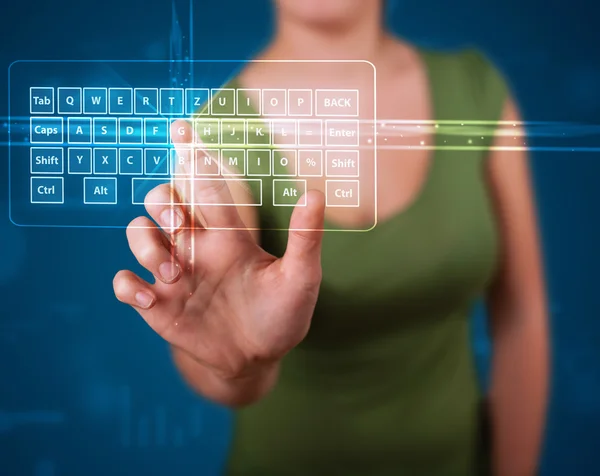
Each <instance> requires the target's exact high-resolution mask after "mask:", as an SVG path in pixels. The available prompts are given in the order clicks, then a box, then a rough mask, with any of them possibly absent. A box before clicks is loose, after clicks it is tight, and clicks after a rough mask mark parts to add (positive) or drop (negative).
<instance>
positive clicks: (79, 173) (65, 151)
mask: <svg viewBox="0 0 600 476" xmlns="http://www.w3.org/2000/svg"><path fill="white" fill-rule="evenodd" d="M348 63H349V64H350V65H351V67H353V68H355V70H356V73H355V78H356V80H355V81H354V82H355V84H353V81H352V79H351V78H350V79H349V80H346V81H345V82H344V84H343V85H337V84H325V85H324V86H325V87H318V86H319V85H317V84H308V85H306V86H305V87H304V85H300V86H298V87H296V88H293V89H291V88H289V87H278V86H279V85H278V84H277V83H276V82H275V83H272V82H269V84H266V85H265V87H263V88H255V89H249V88H242V87H240V86H239V85H238V84H237V83H234V82H231V81H230V80H229V78H230V77H232V76H233V75H234V74H235V72H236V70H238V69H239V68H241V67H242V66H243V64H242V63H240V62H217V63H211V62H194V63H186V64H181V65H177V66H179V67H180V68H181V69H183V68H186V67H187V68H188V71H187V72H184V73H182V71H181V70H180V71H177V73H178V74H179V75H180V79H175V80H174V79H173V76H174V71H173V64H172V62H17V63H13V65H11V68H10V74H9V79H10V91H9V94H10V121H9V122H10V131H9V132H10V142H9V149H10V150H9V153H10V186H11V193H10V198H11V202H10V212H11V220H12V221H13V222H14V223H15V224H17V225H25V226H27V225H32V226H76V227H77V226H91V227H124V226H127V224H128V223H129V222H130V220H131V219H133V218H134V217H135V216H138V215H140V214H143V213H144V210H143V205H144V201H145V198H146V195H147V193H148V192H149V191H150V190H151V189H152V188H154V187H155V186H157V185H159V184H161V183H172V182H173V181H174V180H189V181H190V182H198V181H202V182H206V183H210V182H215V181H225V182H226V183H227V184H228V185H231V184H233V183H239V182H243V183H245V184H247V185H249V186H250V188H251V189H252V193H251V194H249V195H250V198H248V201H247V202H244V203H241V202H238V203H236V205H238V206H252V207H265V206H276V207H294V206H302V205H304V204H305V203H304V201H303V199H301V197H302V196H303V195H304V193H305V192H306V191H307V190H308V189H310V188H320V189H321V190H322V191H323V193H324V194H325V197H326V206H327V207H329V208H347V209H352V208H354V209H358V208H360V207H363V209H365V210H372V212H371V213H372V215H373V222H372V223H369V224H368V225H366V226H364V227H362V228H361V229H370V228H372V226H374V224H375V220H374V210H375V206H374V205H375V204H374V203H369V200H364V199H363V200H362V203H361V188H362V187H366V188H367V189H368V190H370V192H371V193H370V194H369V196H371V197H374V196H375V194H374V193H373V191H374V190H375V184H374V183H372V182H373V181H374V177H375V173H374V170H375V134H374V132H373V126H372V124H373V120H374V117H375V111H374V107H375V106H374V104H375V101H374V81H375V80H374V69H373V67H372V66H371V65H370V64H369V63H363V62H348ZM190 65H191V66H190ZM278 66H279V67H281V71H282V74H283V73H285V72H288V71H289V70H290V68H291V69H293V68H294V67H300V68H301V67H302V66H303V65H302V63H300V62H297V63H294V64H279V63H278ZM323 66H325V65H323ZM346 66H348V65H347V64H346ZM181 77H183V79H181ZM167 78H168V79H167ZM192 78H194V79H193V81H194V83H190V80H191V79H192ZM365 78H367V80H365ZM165 79H167V80H165ZM365 84H367V86H370V87H365ZM195 85H199V86H197V87H196V86H195ZM232 85H233V86H234V87H230V86H232ZM336 86H337V87H336ZM363 95H364V96H365V97H364V98H363V99H367V100H366V101H365V100H363V101H361V96H363ZM364 109H367V110H364ZM365 118H366V119H367V121H365ZM181 119H184V120H186V121H188V123H189V124H190V125H192V126H193V131H194V133H195V134H194V139H193V140H192V141H191V142H189V143H186V144H184V145H178V147H177V148H175V146H174V144H175V143H177V142H180V140H178V137H177V135H178V134H183V133H184V128H181V127H177V123H175V121H178V120H181ZM363 122H369V123H370V124H371V125H370V127H371V129H367V130H365V128H364V127H362V126H361V123H363ZM174 123H175V125H174ZM365 158H368V160H366V159H365ZM184 165H185V167H184ZM366 180H370V181H371V183H365V181H366ZM198 200H199V199H198V198H195V199H194V200H193V203H186V204H187V205H206V203H201V202H199V201H198ZM370 200H371V202H373V201H374V198H371V199H370ZM211 205H212V206H218V205H223V206H226V205H227V204H226V203H214V202H211Z"/></svg>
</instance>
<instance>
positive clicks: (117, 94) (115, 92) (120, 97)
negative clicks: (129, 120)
mask: <svg viewBox="0 0 600 476" xmlns="http://www.w3.org/2000/svg"><path fill="white" fill-rule="evenodd" d="M108 113H109V114H133V89H131V88H110V89H109V90H108Z"/></svg>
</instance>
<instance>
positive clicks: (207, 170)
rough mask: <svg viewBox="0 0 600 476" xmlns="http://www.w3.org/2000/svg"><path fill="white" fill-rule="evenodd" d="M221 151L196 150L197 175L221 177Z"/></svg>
mask: <svg viewBox="0 0 600 476" xmlns="http://www.w3.org/2000/svg"><path fill="white" fill-rule="evenodd" d="M220 162H221V161H220V160H219V149H197V150H196V175H199V176H205V175H219V164H220Z"/></svg>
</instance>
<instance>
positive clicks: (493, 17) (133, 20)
mask: <svg viewBox="0 0 600 476" xmlns="http://www.w3.org/2000/svg"><path fill="white" fill-rule="evenodd" d="M483 3H484V2H481V1H476V0H459V1H456V2H444V1H441V0H439V1H429V2H418V1H416V0H401V1H398V2H392V3H391V5H390V9H391V12H390V16H389V21H390V24H391V25H392V26H393V29H394V30H395V31H396V32H398V33H400V34H402V35H403V36H405V37H406V38H408V39H410V40H412V41H415V42H418V43H421V44H423V45H427V46H435V47H440V48H455V47H459V46H461V45H465V44H476V45H478V46H480V47H481V48H483V49H484V50H485V51H486V52H487V53H488V54H489V55H490V57H491V58H492V59H493V60H495V61H496V63H497V64H498V66H499V67H500V68H501V69H502V70H503V71H504V73H505V74H506V75H507V77H508V78H509V81H510V83H511V84H512V86H513V89H514V92H515V95H516V97H517V99H518V100H519V102H520V105H521V108H522V111H523V115H524V118H525V119H526V120H544V121H576V122H588V123H596V124H598V123H599V122H600V52H599V51H598V50H599V48H600V29H599V28H598V27H597V22H596V24H595V23H593V22H592V18H594V17H595V18H598V17H599V16H598V15H599V14H600V7H599V6H598V4H594V3H593V2H592V1H591V0H589V1H585V0H570V1H556V0H555V1H551V0H545V1H542V0H520V1H517V0H505V1H502V2H487V3H486V4H485V5H484V4H483ZM173 12H175V13H176V17H177V18H178V19H179V21H180V23H179V26H177V23H176V22H175V21H173ZM270 19H271V14H270V11H269V4H268V2H266V1H264V0H263V1H252V2H249V1H242V0H221V1H219V2H217V1H214V2H207V1H206V2H196V4H195V5H194V18H193V20H194V25H195V27H194V28H195V29H194V57H195V58H197V59H239V58H245V57H249V56H250V55H251V54H252V53H253V52H255V51H256V50H257V49H258V48H259V47H260V46H261V45H262V44H263V43H264V42H265V41H266V39H267V38H268V37H269V34H270ZM189 21H190V18H189V3H188V2H187V1H184V2H179V1H175V3H174V4H172V3H171V2H169V1H141V0H119V1H116V0H104V1H88V2H80V1H75V0H69V1H62V0H61V1H57V2H42V1H29V2H28V1H23V2H18V3H17V2H11V3H10V4H9V3H8V2H3V3H2V6H0V35H2V42H1V44H2V45H3V46H2V49H1V50H0V57H1V58H0V63H1V64H3V65H4V67H5V68H8V66H9V64H10V63H11V62H12V61H14V60H17V59H169V58H170V57H171V56H172V51H171V50H170V45H172V44H175V46H176V48H175V51H177V52H180V51H182V49H183V46H182V45H183V43H185V42H187V41H188V39H187V38H186V39H184V40H183V43H182V45H180V46H177V42H178V41H179V40H180V38H179V36H178V34H177V32H178V31H179V30H180V31H181V32H182V34H183V35H188V33H187V32H189ZM174 25H175V26H174ZM173 32H175V34H173ZM185 44H187V43H185ZM183 54H184V56H185V51H184V52H183ZM5 71H6V70H5ZM0 78H1V79H0V81H1V83H0V88H1V89H2V90H3V91H6V76H5V75H1V76H0ZM0 98H1V99H0V106H1V108H2V111H1V113H0V116H3V117H6V115H7V112H6V108H7V103H6V96H5V95H4V94H2V95H0ZM591 140H592V139H590V138H588V137H586V136H581V137H572V138H571V141H570V144H572V147H573V148H577V147H585V146H597V145H598V139H597V138H596V140H595V143H592V142H591ZM2 142H3V143H6V125H4V126H3V129H2ZM533 144H534V145H535V140H534V141H533ZM599 155H600V154H598V153H590V152H539V153H536V154H534V157H533V166H534V175H535V187H536V193H537V197H538V201H539V204H540V221H541V226H542V232H543V241H544V243H543V244H544V250H545V259H546V268H547V276H548V291H549V296H550V311H551V316H550V317H551V321H552V332H553V346H554V355H553V359H554V375H553V382H552V383H553V389H552V401H551V408H550V416H549V424H548V432H547V440H546V446H545V451H544V458H543V468H542V474H543V475H548V476H549V475H557V476H558V475H594V474H600V467H599V466H598V449H599V448H600V444H599V441H600V358H599V357H600V350H599V349H600V319H598V318H599V317H600V312H599V311H600V305H599V300H598V290H597V285H598V269H599V268H600V257H599V253H598V251H597V248H596V246H597V244H598V243H599V241H600V240H599V238H600V233H599V225H598V220H597V219H596V217H597V215H598V213H597V206H598V204H599V203H600V187H598V183H599V181H600V160H599V159H600V156H599ZM6 159H7V154H6V147H4V146H3V147H2V149H1V150H0V162H2V164H3V165H2V166H1V167H0V187H2V190H6V188H7V180H8V177H7V167H6V166H5V165H6ZM7 207H8V204H7V196H6V193H2V194H0V209H1V210H3V211H2V213H0V299H1V302H2V306H1V307H0V475H1V476H5V475H6V476H21V475H32V476H58V475H66V476H81V475H86V476H94V475H98V476H100V475H102V476H105V475H107V474H110V475H113V476H116V475H131V474H147V475H202V476H210V475H217V474H219V469H220V468H221V466H222V463H223V461H224V458H225V455H226V450H227V445H228V441H229V436H230V414H229V413H228V411H226V410H225V409H222V408H219V407H217V406H215V405H212V404H209V403H206V402H204V401H202V400H201V399H199V398H197V397H196V396H194V395H193V394H192V393H191V392H190V391H188V390H187V389H186V388H185V387H184V386H183V384H182V382H181V380H180V378H179V377H178V375H177V374H176V372H175V370H174V369H173V367H172V365H171V362H170V359H169V357H168V353H167V348H166V346H165V344H164V343H163V342H161V340H160V339H159V338H158V337H157V336H155V335H154V334H153V333H152V332H151V331H150V330H149V329H148V328H147V326H146V325H145V324H144V323H143V322H142V321H141V319H140V318H138V316H137V315H136V314H135V313H134V312H133V311H131V310H129V309H127V308H126V307H124V306H123V305H121V304H119V303H118V302H117V301H116V300H115V299H114V297H113V294H112V288H111V281H112V277H113V275H114V274H115V272H116V271H117V270H118V269H120V268H124V267H125V268H132V269H134V270H138V269H139V268H138V267H137V266H136V264H135V263H134V260H133V258H132V256H131V255H130V253H129V252H128V249H127V246H126V241H125V234H124V231H123V230H106V231H103V232H99V231H98V230H85V229H83V230H80V229H26V228H17V227H15V226H13V225H12V224H10V222H9V220H8V211H7ZM474 314H475V319H474V327H475V338H474V342H473V345H474V348H475V351H476V353H477V356H478V362H479V365H480V368H481V369H482V372H483V374H485V372H484V370H485V367H486V362H487V359H488V356H489V346H488V343H487V341H486V338H485V328H484V321H483V315H482V311H481V309H477V310H476V312H475V313H474ZM397 424H398V425H401V422H397Z"/></svg>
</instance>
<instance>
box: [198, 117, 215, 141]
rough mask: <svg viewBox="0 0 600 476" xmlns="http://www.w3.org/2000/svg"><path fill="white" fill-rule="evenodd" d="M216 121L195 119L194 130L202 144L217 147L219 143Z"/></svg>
mask: <svg viewBox="0 0 600 476" xmlns="http://www.w3.org/2000/svg"><path fill="white" fill-rule="evenodd" d="M219 125H220V124H219V120H218V119H196V120H195V121H194V128H195V129H196V134H197V135H198V137H199V139H200V141H201V142H202V143H203V144H211V145H218V144H219V141H220V135H221V134H220V130H221V128H220V127H219Z"/></svg>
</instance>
